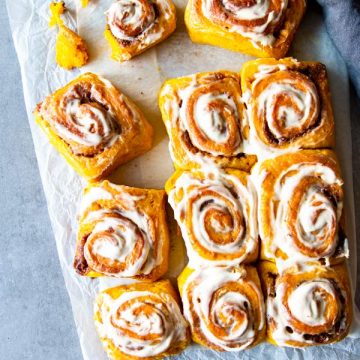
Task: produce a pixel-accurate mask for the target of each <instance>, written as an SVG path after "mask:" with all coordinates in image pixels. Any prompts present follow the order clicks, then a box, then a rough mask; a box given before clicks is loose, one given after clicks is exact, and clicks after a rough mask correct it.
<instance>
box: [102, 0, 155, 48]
mask: <svg viewBox="0 0 360 360" xmlns="http://www.w3.org/2000/svg"><path fill="white" fill-rule="evenodd" d="M155 19H156V12H155V8H154V5H153V3H152V2H151V1H149V0H119V1H116V2H114V3H113V4H112V5H111V7H110V8H109V10H108V11H107V21H108V24H109V27H110V30H111V32H112V34H113V35H114V36H115V37H116V38H117V39H119V40H121V41H130V42H131V41H133V40H134V39H135V38H136V37H138V36H140V35H141V34H143V33H144V32H145V31H146V30H147V29H148V28H149V27H150V26H152V25H153V24H154V21H155Z"/></svg>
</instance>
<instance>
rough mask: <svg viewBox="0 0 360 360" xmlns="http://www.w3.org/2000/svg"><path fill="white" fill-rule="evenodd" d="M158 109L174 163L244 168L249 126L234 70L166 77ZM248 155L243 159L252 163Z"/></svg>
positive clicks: (189, 165)
mask: <svg viewBox="0 0 360 360" xmlns="http://www.w3.org/2000/svg"><path fill="white" fill-rule="evenodd" d="M160 108H161V112H162V115H163V118H164V122H165V125H166V127H167V132H168V134H169V137H170V151H171V156H172V159H173V160H174V162H175V163H176V164H177V166H178V167H180V168H186V169H191V168H194V167H199V166H202V165H204V164H209V163H212V164H214V163H215V164H217V165H218V166H220V167H224V168H225V167H231V168H239V169H243V168H244V169H245V168H247V167H248V164H245V163H246V160H245V159H246V158H247V157H245V156H243V151H244V146H245V144H246V141H247V137H248V132H249V125H248V121H247V118H246V117H245V116H244V111H243V105H242V99H241V89H240V81H239V76H238V75H237V74H236V73H232V72H228V71H221V72H211V73H199V74H195V75H193V76H189V77H183V78H178V79H173V80H169V81H167V82H166V83H165V84H164V86H163V87H162V89H161V92H160ZM250 158H251V156H250V157H249V159H248V160H247V161H248V162H250V163H251V162H252V161H255V159H250ZM250 167H251V166H250Z"/></svg>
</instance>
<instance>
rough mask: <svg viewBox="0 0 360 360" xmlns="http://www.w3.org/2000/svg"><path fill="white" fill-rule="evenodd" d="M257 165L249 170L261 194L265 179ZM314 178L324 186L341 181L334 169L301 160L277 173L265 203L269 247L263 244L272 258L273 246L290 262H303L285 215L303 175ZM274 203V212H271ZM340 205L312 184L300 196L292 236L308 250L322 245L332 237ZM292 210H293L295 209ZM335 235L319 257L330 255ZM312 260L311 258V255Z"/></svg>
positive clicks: (261, 229)
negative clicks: (269, 227) (271, 195)
mask: <svg viewBox="0 0 360 360" xmlns="http://www.w3.org/2000/svg"><path fill="white" fill-rule="evenodd" d="M259 168H260V165H259V166H257V167H255V168H254V169H253V172H252V179H253V181H254V182H255V184H256V187H257V189H258V192H259V194H260V198H259V199H260V201H261V194H262V191H263V190H262V187H263V182H264V181H265V179H266V178H267V176H268V175H269V174H268V171H267V170H266V169H263V170H259ZM307 177H310V178H314V177H316V178H317V179H319V181H322V182H323V183H325V184H326V186H329V187H331V186H342V184H343V181H342V180H341V179H340V178H339V177H337V175H336V174H335V172H334V171H333V170H332V169H331V168H330V167H327V166H325V165H322V164H320V163H311V162H302V163H295V164H294V165H292V166H290V167H288V168H286V169H284V170H283V172H282V173H281V174H280V175H279V176H278V178H277V179H276V181H275V183H274V196H273V198H272V199H271V202H270V204H268V205H269V214H270V218H271V224H270V225H271V227H272V231H273V234H274V235H273V239H269V241H270V243H271V246H270V249H267V248H266V247H265V253H266V255H267V256H268V257H270V258H272V257H273V256H274V253H275V251H276V249H281V250H282V251H283V252H284V253H286V254H287V256H288V257H289V259H291V260H292V261H293V262H297V261H306V260H309V259H310V258H309V257H307V256H306V255H305V254H303V253H301V249H300V248H299V247H298V246H297V244H296V243H295V242H294V241H293V235H292V232H291V230H290V228H289V226H291V225H294V224H293V223H292V222H291V221H290V220H289V218H288V215H289V212H290V211H291V210H294V209H292V208H291V207H290V204H292V199H293V197H294V192H295V190H296V188H297V186H298V185H299V183H300V182H301V181H303V180H304V179H305V178H307ZM275 206H276V211H275ZM342 208H343V202H342V201H341V200H340V201H338V202H337V203H336V206H335V207H334V205H333V204H332V202H331V201H330V199H329V198H328V197H326V196H325V194H324V193H323V192H322V191H321V188H319V187H318V186H317V185H316V184H315V185H311V186H310V187H309V188H307V189H304V191H303V197H302V199H301V203H300V205H299V208H298V212H297V215H298V216H297V218H296V223H295V229H296V236H297V238H298V239H299V240H300V242H301V243H302V245H304V246H306V247H307V248H309V249H316V248H318V247H320V246H321V247H322V246H323V245H324V244H325V241H327V240H328V238H329V237H331V236H334V234H332V232H331V230H332V229H334V228H337V224H338V222H339V220H340V217H341V213H342ZM295 210H296V209H295ZM263 216H264V214H263V212H262V211H261V209H259V216H258V217H259V224H260V226H259V233H260V237H261V238H262V239H265V240H266V237H267V236H266V230H265V228H264V227H263V226H265V223H266V221H265V219H263ZM336 236H337V235H335V238H333V241H331V242H330V243H329V244H328V246H327V247H326V248H325V249H324V251H323V254H321V256H320V257H329V256H331V255H332V254H333V253H334V251H335V249H336V247H337V237H336ZM312 259H314V258H312Z"/></svg>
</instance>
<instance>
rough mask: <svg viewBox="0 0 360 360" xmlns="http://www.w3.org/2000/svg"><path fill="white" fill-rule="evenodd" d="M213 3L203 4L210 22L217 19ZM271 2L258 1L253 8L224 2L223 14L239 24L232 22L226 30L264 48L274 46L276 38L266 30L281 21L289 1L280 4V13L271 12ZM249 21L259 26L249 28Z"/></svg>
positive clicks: (229, 1)
mask: <svg viewBox="0 0 360 360" xmlns="http://www.w3.org/2000/svg"><path fill="white" fill-rule="evenodd" d="M213 2H214V0H205V1H203V2H202V11H203V14H204V16H205V17H207V18H208V19H209V20H212V19H214V18H215V17H216V15H215V14H213V13H212V8H213V6H214V5H213ZM271 2H272V0H257V1H256V2H255V3H254V4H252V5H251V6H244V5H241V3H240V4H239V5H237V3H236V2H235V1H233V0H223V1H222V7H223V12H224V13H227V14H228V16H229V17H232V18H234V20H235V21H237V22H239V24H238V25H234V24H232V22H231V20H230V21H229V23H228V24H226V29H227V30H228V31H230V32H236V33H239V34H240V35H242V36H244V37H246V38H249V39H251V40H252V41H253V42H254V43H255V44H256V43H258V44H260V45H262V46H270V45H272V44H273V43H274V41H275V37H274V35H273V34H271V33H269V34H266V33H265V32H266V29H267V28H268V26H269V25H271V24H276V23H278V22H279V21H280V19H281V18H282V16H283V14H284V12H285V11H286V9H287V6H288V0H282V1H281V2H280V5H281V8H280V10H279V11H278V12H276V11H270V4H271ZM261 20H263V21H261ZM247 21H254V22H256V21H257V22H258V23H259V25H254V26H247V24H246V22H247ZM241 22H243V25H241Z"/></svg>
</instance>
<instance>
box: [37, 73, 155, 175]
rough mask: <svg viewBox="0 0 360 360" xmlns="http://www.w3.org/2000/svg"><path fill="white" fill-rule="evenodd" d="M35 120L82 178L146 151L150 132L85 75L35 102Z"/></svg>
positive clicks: (106, 86) (127, 104) (127, 105)
mask: <svg viewBox="0 0 360 360" xmlns="http://www.w3.org/2000/svg"><path fill="white" fill-rule="evenodd" d="M34 114H35V120H36V122H37V123H38V125H39V126H40V127H41V128H42V129H43V130H44V132H45V134H46V135H47V136H48V138H49V140H50V142H51V143H52V144H53V145H54V146H55V147H56V148H57V150H58V151H59V152H60V153H61V155H62V156H64V158H65V159H66V160H67V161H68V163H69V164H70V165H71V166H72V167H73V168H74V169H75V170H76V171H77V172H78V173H79V174H80V175H82V176H84V177H85V178H87V179H88V180H92V181H94V180H99V179H101V178H103V177H104V176H106V175H107V174H109V173H110V172H111V171H112V170H113V169H115V168H116V167H118V166H119V165H120V164H123V163H124V162H126V161H129V160H130V159H133V158H134V157H136V156H138V155H140V154H142V153H144V152H145V151H147V150H149V149H150V147H151V144H152V134H153V130H152V127H151V125H150V124H149V123H148V122H147V120H146V119H145V117H144V115H143V114H142V113H141V112H140V110H139V109H138V108H137V107H136V106H135V104H133V103H132V101H130V100H129V99H128V98H126V97H125V96H124V95H123V94H122V93H121V92H120V91H118V90H117V89H116V88H115V87H114V86H112V85H111V84H110V83H109V82H108V81H106V80H104V79H102V78H100V77H98V76H97V75H95V74H91V73H86V74H83V75H81V76H79V77H78V78H77V79H75V80H73V81H72V82H70V83H69V84H68V85H66V86H65V87H64V88H62V89H59V90H57V91H56V92H55V93H54V94H52V95H50V96H48V97H47V98H46V99H45V100H44V101H43V102H42V103H41V104H39V105H38V106H37V108H36V110H35V112H34Z"/></svg>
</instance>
